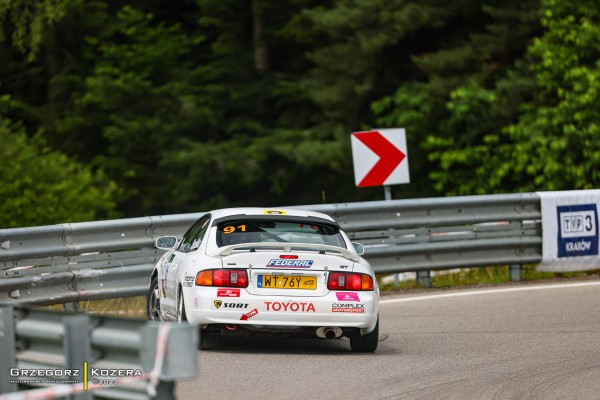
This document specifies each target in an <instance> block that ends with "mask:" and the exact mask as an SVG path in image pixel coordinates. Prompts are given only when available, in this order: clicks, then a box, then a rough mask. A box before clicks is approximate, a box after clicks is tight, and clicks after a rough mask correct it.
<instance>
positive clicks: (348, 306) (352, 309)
mask: <svg viewBox="0 0 600 400" xmlns="http://www.w3.org/2000/svg"><path fill="white" fill-rule="evenodd" d="M331 312H343V313H356V314H364V312H365V305H364V304H360V303H333V304H332V305H331Z"/></svg>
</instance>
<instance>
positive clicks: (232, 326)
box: [225, 325, 237, 331]
mask: <svg viewBox="0 0 600 400" xmlns="http://www.w3.org/2000/svg"><path fill="white" fill-rule="evenodd" d="M225 328H227V330H228V331H235V330H236V329H237V325H225Z"/></svg>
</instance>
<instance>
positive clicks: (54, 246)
mask: <svg viewBox="0 0 600 400" xmlns="http://www.w3.org/2000/svg"><path fill="white" fill-rule="evenodd" d="M540 203H541V201H540V198H539V196H538V195H536V194H535V193H522V194H508V195H483V196H464V197H448V198H431V199H413V200H391V201H375V202H362V203H342V204H323V205H308V206H298V207H294V208H302V209H307V210H313V211H319V212H323V213H326V214H329V215H331V216H332V217H334V218H335V219H336V220H337V221H338V222H339V223H340V225H341V226H342V227H343V228H344V230H345V231H346V232H347V233H348V234H349V236H350V237H351V238H352V240H354V241H357V242H360V243H362V244H363V245H364V246H365V255H364V256H365V258H366V259H367V260H368V261H369V262H370V263H371V264H372V265H373V268H374V269H375V272H377V273H395V272H413V271H417V272H423V273H425V274H428V272H429V271H431V270H440V269H449V268H462V267H485V266H500V265H523V264H530V263H538V262H540V261H541V259H542V233H541V205H540ZM202 214H203V213H194V214H180V215H167V216H158V217H145V218H133V219H120V220H113V221H99V222H85V223H73V224H60V225H52V226H42V227H32V228H15V229H0V304H58V303H67V302H76V301H79V300H86V299H103V298H111V297H127V296H134V295H140V294H144V293H145V292H146V290H147V285H148V281H149V276H150V273H151V271H152V268H153V266H154V264H155V263H156V262H157V261H158V259H159V258H160V256H161V255H162V252H161V251H159V250H156V249H155V248H154V240H155V239H156V238H157V237H158V236H163V235H176V236H177V235H181V234H183V233H184V232H185V230H186V229H187V228H188V227H189V226H190V225H191V224H192V223H193V222H194V221H196V220H197V219H198V218H199V217H200V216H201V215H202Z"/></svg>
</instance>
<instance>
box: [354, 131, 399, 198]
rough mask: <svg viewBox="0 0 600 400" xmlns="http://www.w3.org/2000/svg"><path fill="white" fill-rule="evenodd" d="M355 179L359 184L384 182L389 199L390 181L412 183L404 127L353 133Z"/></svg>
mask: <svg viewBox="0 0 600 400" xmlns="http://www.w3.org/2000/svg"><path fill="white" fill-rule="evenodd" d="M351 142H352V143H351V144H352V161H353V164H354V181H355V183H356V186H357V187H368V186H383V187H384V194H385V199H386V200H391V199H392V190H391V187H390V185H397V184H401V183H410V174H409V170H408V149H407V146H406V132H405V130H404V129H402V128H400V129H374V130H372V131H365V132H354V133H352V135H351Z"/></svg>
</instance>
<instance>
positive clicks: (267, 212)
mask: <svg viewBox="0 0 600 400" xmlns="http://www.w3.org/2000/svg"><path fill="white" fill-rule="evenodd" d="M265 214H269V215H285V211H280V210H265Z"/></svg>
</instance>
